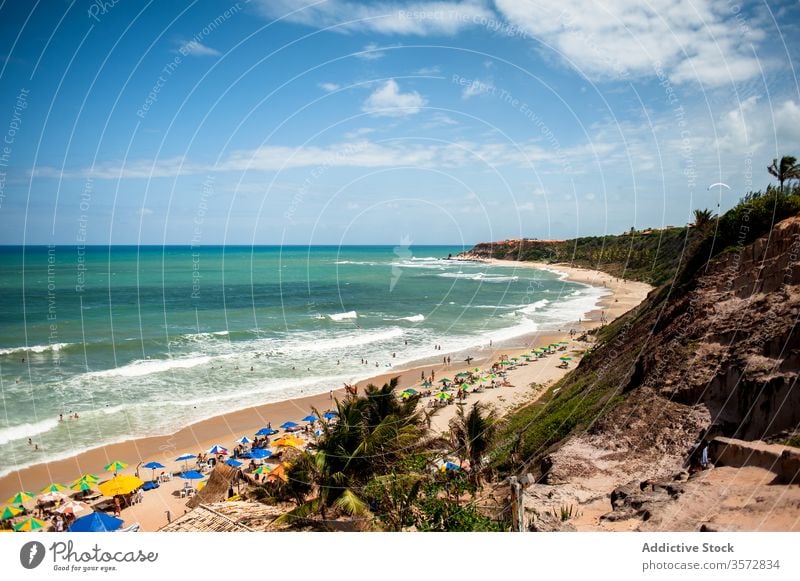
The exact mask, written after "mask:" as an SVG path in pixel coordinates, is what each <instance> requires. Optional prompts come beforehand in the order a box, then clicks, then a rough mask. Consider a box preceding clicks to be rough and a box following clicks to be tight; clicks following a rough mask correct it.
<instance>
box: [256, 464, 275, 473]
mask: <svg viewBox="0 0 800 581" xmlns="http://www.w3.org/2000/svg"><path fill="white" fill-rule="evenodd" d="M270 472H272V468H270V467H269V466H267V465H266V464H262V465H261V466H259V467H258V468H256V470H255V472H253V474H269V473H270Z"/></svg>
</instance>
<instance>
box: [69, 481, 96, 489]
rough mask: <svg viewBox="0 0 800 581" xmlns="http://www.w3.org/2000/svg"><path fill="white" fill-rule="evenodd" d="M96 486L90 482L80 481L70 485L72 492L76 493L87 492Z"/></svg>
mask: <svg viewBox="0 0 800 581" xmlns="http://www.w3.org/2000/svg"><path fill="white" fill-rule="evenodd" d="M95 485H96V483H95V482H90V481H89V480H83V479H78V480H76V481H75V482H73V483H72V484H71V485H70V487H69V488H70V490H75V491H76V492H86V491H87V490H91V489H92V488H94V487H95Z"/></svg>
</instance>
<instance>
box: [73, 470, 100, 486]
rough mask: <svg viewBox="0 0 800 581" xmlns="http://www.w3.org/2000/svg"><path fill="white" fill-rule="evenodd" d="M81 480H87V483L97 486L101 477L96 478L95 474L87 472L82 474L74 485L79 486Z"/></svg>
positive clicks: (74, 481)
mask: <svg viewBox="0 0 800 581" xmlns="http://www.w3.org/2000/svg"><path fill="white" fill-rule="evenodd" d="M81 480H85V481H86V482H91V483H92V484H96V483H97V482H99V481H100V477H99V476H95V475H94V474H89V473H88V472H87V473H86V474H81V476H79V477H78V478H76V479H75V480H73V481H72V483H73V484H77V483H78V482H80V481H81Z"/></svg>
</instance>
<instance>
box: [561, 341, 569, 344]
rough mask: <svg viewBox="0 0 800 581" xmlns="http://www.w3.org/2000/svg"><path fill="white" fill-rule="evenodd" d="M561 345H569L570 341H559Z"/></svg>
mask: <svg viewBox="0 0 800 581" xmlns="http://www.w3.org/2000/svg"><path fill="white" fill-rule="evenodd" d="M558 344H559V345H569V341H559V342H558Z"/></svg>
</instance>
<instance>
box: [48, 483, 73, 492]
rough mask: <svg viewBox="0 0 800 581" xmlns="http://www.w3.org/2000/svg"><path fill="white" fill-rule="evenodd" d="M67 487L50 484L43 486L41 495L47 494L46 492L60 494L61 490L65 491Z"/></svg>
mask: <svg viewBox="0 0 800 581" xmlns="http://www.w3.org/2000/svg"><path fill="white" fill-rule="evenodd" d="M66 489H67V487H66V486H64V485H63V484H55V483H53V484H51V485H49V486H45V487H44V488H42V494H47V493H48V492H61V491H62V490H66Z"/></svg>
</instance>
